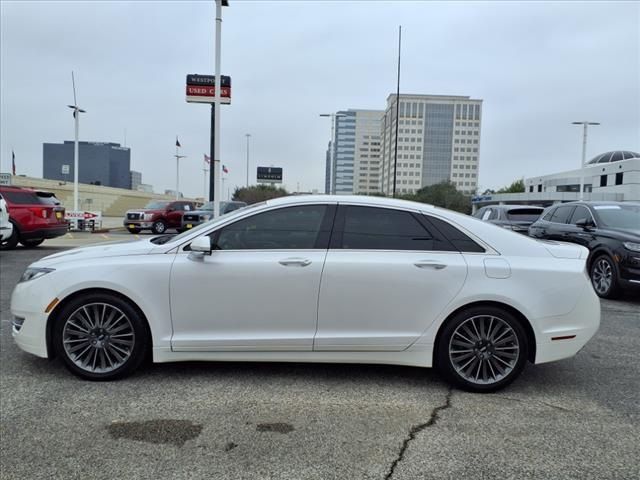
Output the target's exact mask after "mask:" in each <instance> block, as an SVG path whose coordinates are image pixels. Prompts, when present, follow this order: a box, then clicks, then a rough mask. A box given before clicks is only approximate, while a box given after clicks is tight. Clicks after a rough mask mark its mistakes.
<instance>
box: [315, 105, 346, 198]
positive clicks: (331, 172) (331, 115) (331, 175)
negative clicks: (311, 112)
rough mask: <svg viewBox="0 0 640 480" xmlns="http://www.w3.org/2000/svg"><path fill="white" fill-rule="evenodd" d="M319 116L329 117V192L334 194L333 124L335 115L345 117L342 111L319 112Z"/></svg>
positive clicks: (334, 123)
mask: <svg viewBox="0 0 640 480" xmlns="http://www.w3.org/2000/svg"><path fill="white" fill-rule="evenodd" d="M320 116H321V117H328V118H330V119H331V142H330V145H331V146H330V150H329V161H330V163H331V168H330V170H329V193H331V194H335V193H336V189H335V185H334V178H335V174H336V165H335V163H336V159H335V152H334V150H335V144H334V140H333V137H334V135H335V125H336V117H346V115H345V114H344V113H321V114H320Z"/></svg>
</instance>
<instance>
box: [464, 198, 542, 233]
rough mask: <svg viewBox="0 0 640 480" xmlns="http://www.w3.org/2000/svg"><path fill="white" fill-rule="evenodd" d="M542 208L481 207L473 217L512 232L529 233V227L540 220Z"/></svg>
mask: <svg viewBox="0 0 640 480" xmlns="http://www.w3.org/2000/svg"><path fill="white" fill-rule="evenodd" d="M543 211H544V208H542V207H534V206H530V205H490V206H488V207H482V208H481V209H480V210H478V211H477V212H476V213H474V214H473V216H474V217H476V218H479V219H480V220H484V221H485V222H489V223H493V224H494V225H498V226H499V227H502V228H506V229H508V230H513V231H514V232H518V233H523V234H525V235H527V234H528V233H529V226H530V225H531V224H532V223H533V222H535V221H536V220H538V218H540V215H542V212H543Z"/></svg>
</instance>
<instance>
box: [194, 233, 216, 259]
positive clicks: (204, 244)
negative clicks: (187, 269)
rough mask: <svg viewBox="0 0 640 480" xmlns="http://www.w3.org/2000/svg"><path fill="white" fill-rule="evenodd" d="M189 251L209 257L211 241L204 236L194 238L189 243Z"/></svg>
mask: <svg viewBox="0 0 640 480" xmlns="http://www.w3.org/2000/svg"><path fill="white" fill-rule="evenodd" d="M191 251H192V252H200V253H204V254H205V255H211V239H210V238H209V237H208V236H206V235H203V236H201V237H198V238H196V239H195V240H194V241H193V242H191Z"/></svg>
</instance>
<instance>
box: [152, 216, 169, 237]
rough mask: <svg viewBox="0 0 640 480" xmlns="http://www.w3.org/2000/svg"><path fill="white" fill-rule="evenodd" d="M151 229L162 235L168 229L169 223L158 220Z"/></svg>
mask: <svg viewBox="0 0 640 480" xmlns="http://www.w3.org/2000/svg"><path fill="white" fill-rule="evenodd" d="M151 230H153V233H155V234H157V235H162V234H163V233H165V232H166V231H167V224H166V223H164V221H163V220H158V221H156V222H153V225H152V226H151Z"/></svg>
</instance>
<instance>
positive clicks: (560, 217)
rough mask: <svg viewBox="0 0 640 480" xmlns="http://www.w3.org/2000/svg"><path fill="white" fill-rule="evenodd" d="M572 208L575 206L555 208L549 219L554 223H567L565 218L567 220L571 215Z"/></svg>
mask: <svg viewBox="0 0 640 480" xmlns="http://www.w3.org/2000/svg"><path fill="white" fill-rule="evenodd" d="M574 208H575V207H574V206H573V205H571V206H566V207H558V208H556V209H555V211H554V212H553V215H552V216H551V221H552V222H554V223H567V220H569V216H570V215H571V212H573V209H574Z"/></svg>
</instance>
